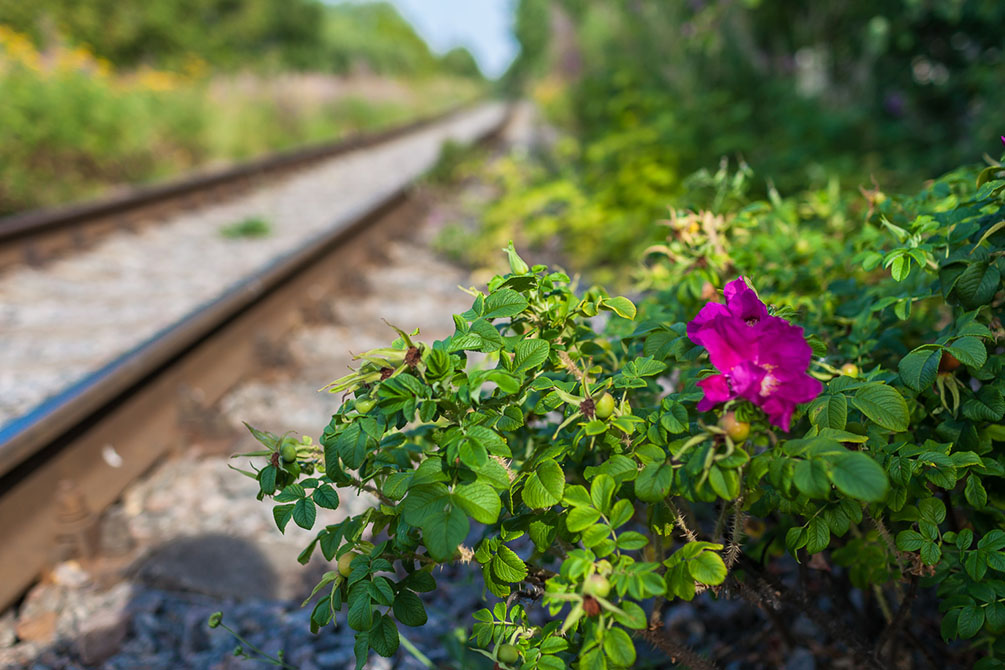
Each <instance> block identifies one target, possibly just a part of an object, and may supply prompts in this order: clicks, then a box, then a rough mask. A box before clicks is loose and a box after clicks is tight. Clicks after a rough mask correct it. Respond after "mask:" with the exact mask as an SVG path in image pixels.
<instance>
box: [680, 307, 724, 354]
mask: <svg viewBox="0 0 1005 670" xmlns="http://www.w3.org/2000/svg"><path fill="white" fill-rule="evenodd" d="M729 316H730V314H729V310H728V309H726V306H725V305H723V304H722V303H719V302H710V303H707V304H706V305H705V306H704V307H702V308H701V311H699V312H698V315H697V316H695V317H694V318H693V319H691V321H689V322H688V324H687V336H688V339H690V340H691V341H692V342H694V343H695V344H698V345H701V346H705V345H704V344H703V343H702V342H701V341H700V339H696V338H700V337H701V331H702V330H704V329H706V328H709V327H710V326H711V324H712V322H713V321H715V320H716V319H718V318H720V317H729Z"/></svg>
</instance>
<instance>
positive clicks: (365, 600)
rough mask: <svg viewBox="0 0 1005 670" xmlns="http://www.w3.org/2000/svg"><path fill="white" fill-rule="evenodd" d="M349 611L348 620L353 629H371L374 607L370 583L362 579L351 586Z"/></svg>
mask: <svg viewBox="0 0 1005 670" xmlns="http://www.w3.org/2000/svg"><path fill="white" fill-rule="evenodd" d="M348 600H349V613H348V614H347V616H346V620H347V621H348V623H349V627H350V628H352V629H353V630H369V629H370V626H371V624H372V621H373V608H372V607H371V604H370V584H369V582H366V581H361V582H357V583H355V584H353V585H352V586H351V587H350V588H349V598H348Z"/></svg>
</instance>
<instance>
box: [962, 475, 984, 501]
mask: <svg viewBox="0 0 1005 670" xmlns="http://www.w3.org/2000/svg"><path fill="white" fill-rule="evenodd" d="M963 495H964V496H966V499H967V502H968V503H970V504H971V505H973V506H974V507H976V508H977V509H981V508H982V507H984V506H985V505H987V504H988V492H987V491H986V490H985V489H984V484H983V483H982V482H981V480H980V478H979V477H978V476H977V475H970V476H969V477H967V485H966V487H965V488H964V489H963Z"/></svg>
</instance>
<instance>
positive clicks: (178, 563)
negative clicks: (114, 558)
mask: <svg viewBox="0 0 1005 670" xmlns="http://www.w3.org/2000/svg"><path fill="white" fill-rule="evenodd" d="M129 572H130V577H131V580H132V581H134V582H137V583H139V584H142V585H143V586H146V587H152V588H156V589H161V590H165V591H173V592H179V591H180V592H183V593H198V594H201V595H204V596H210V597H216V598H220V599H224V600H246V599H256V600H273V599H275V598H277V597H278V596H279V590H280V589H279V588H278V587H279V584H278V575H277V574H276V570H275V569H274V568H273V565H272V563H271V562H270V561H269V558H268V557H267V556H266V555H265V554H264V553H263V552H262V551H261V549H260V548H259V547H258V546H256V545H255V544H252V543H251V542H248V541H247V540H244V539H241V538H238V537H231V536H229V535H223V534H207V535H194V536H191V537H184V538H176V539H172V540H171V541H169V542H165V543H164V544H162V545H160V546H158V547H156V548H154V549H153V550H151V551H149V552H147V553H146V554H145V555H144V556H143V557H142V558H140V559H139V560H138V561H136V563H134V564H133V565H132V567H131V568H130V570H129Z"/></svg>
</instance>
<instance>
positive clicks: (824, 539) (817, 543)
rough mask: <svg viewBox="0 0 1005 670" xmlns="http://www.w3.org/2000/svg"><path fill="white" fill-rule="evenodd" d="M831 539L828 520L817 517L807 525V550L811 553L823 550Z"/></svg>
mask: <svg viewBox="0 0 1005 670" xmlns="http://www.w3.org/2000/svg"><path fill="white" fill-rule="evenodd" d="M830 541H831V530H830V527H829V526H828V525H827V522H826V521H824V520H823V519H821V518H820V517H817V518H815V519H813V520H812V521H810V523H809V525H808V526H807V527H806V551H807V552H808V553H810V554H815V553H817V552H820V551H823V550H824V549H826V548H827V545H828V544H830Z"/></svg>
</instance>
